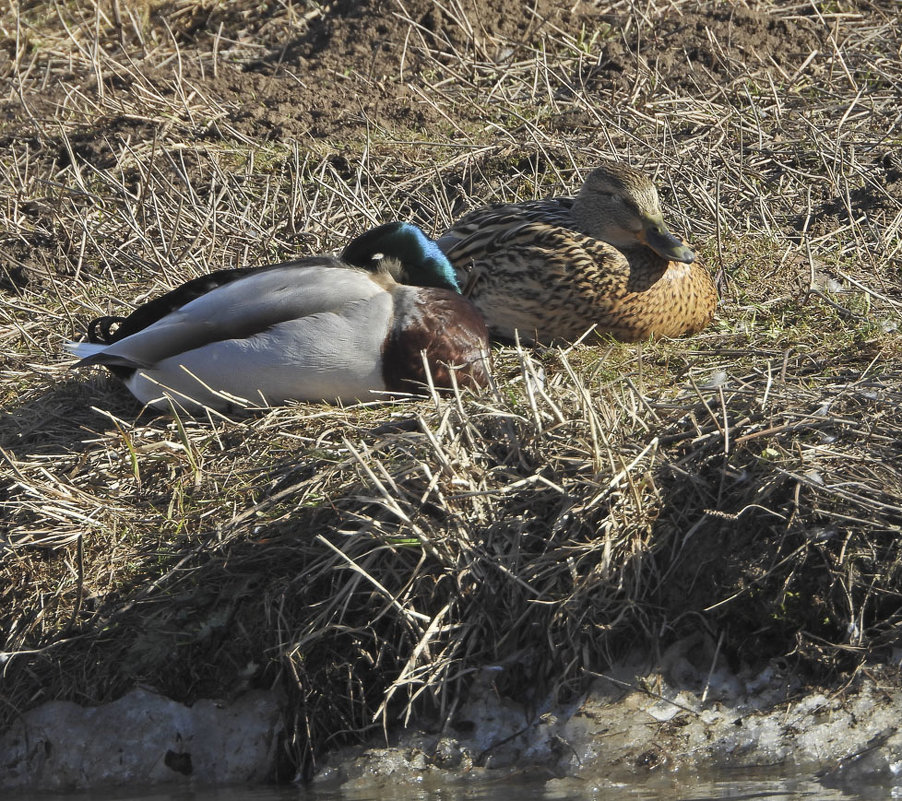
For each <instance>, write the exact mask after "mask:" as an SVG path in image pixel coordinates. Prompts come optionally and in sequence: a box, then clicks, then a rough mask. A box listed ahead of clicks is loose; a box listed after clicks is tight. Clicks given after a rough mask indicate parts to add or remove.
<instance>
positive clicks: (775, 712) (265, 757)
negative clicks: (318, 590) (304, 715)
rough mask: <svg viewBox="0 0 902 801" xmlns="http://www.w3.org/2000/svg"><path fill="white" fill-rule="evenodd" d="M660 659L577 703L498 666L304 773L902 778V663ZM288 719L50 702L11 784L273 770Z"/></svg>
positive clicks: (234, 707) (319, 780)
mask: <svg viewBox="0 0 902 801" xmlns="http://www.w3.org/2000/svg"><path fill="white" fill-rule="evenodd" d="M661 665H662V667H659V668H658V669H654V670H651V669H649V668H648V667H643V665H642V664H640V663H639V661H635V662H634V663H632V664H623V665H621V666H619V667H618V668H616V669H614V670H612V671H610V672H608V673H607V674H605V676H599V677H597V678H596V679H595V680H594V682H593V683H592V685H591V688H590V689H589V691H588V692H586V693H584V694H582V695H581V696H579V697H578V698H576V699H574V700H573V701H572V702H570V703H568V704H555V703H553V702H551V701H550V700H549V699H544V700H538V701H537V702H535V703H529V704H524V703H521V702H518V701H516V700H514V699H510V698H503V697H501V696H499V694H498V693H497V690H496V687H495V681H494V680H495V678H496V676H497V674H498V673H499V672H500V671H501V668H492V667H487V668H485V669H484V670H483V671H482V672H481V674H480V675H479V677H478V678H477V680H476V682H475V683H474V685H473V687H472V689H471V692H470V694H469V696H468V699H467V700H466V702H464V703H463V704H461V705H460V706H459V708H457V709H456V710H455V712H454V713H453V714H452V715H450V716H448V717H447V718H446V720H445V721H444V723H442V722H441V721H423V722H420V723H418V724H415V725H411V726H409V727H408V728H406V729H402V730H397V731H393V732H391V734H390V735H389V737H388V739H387V740H386V739H385V737H384V736H376V737H373V738H371V739H370V741H369V742H367V743H364V744H361V745H356V746H353V747H345V748H340V749H337V750H334V751H331V752H328V753H326V754H325V755H323V757H322V759H321V760H320V762H319V765H318V767H317V769H316V773H314V774H313V775H312V776H311V777H309V778H310V779H311V781H312V782H313V784H314V785H315V786H319V787H323V788H341V789H342V790H345V791H352V790H357V789H360V790H367V791H368V792H371V793H372V792H373V791H374V789H375V790H378V788H380V787H385V788H386V789H389V788H391V787H395V786H397V785H398V783H402V784H410V785H411V786H418V785H431V784H448V783H451V782H459V781H480V780H484V779H493V778H494V779H497V778H499V777H503V776H505V775H507V774H509V773H516V774H522V773H524V772H526V773H531V774H535V775H536V776H537V777H541V778H545V779H546V780H547V782H549V787H556V788H558V789H561V790H564V789H566V788H568V787H570V786H571V783H572V782H576V783H577V784H574V785H572V786H573V787H577V786H582V787H583V788H584V787H585V786H587V783H588V784H589V785H590V786H593V787H601V788H603V787H605V786H614V785H616V784H618V783H628V784H630V785H635V784H641V783H642V782H643V781H646V780H648V779H650V778H651V777H653V776H654V777H657V776H660V775H661V774H662V773H674V774H676V775H679V774H680V773H681V772H689V773H691V774H693V775H695V774H696V773H699V772H705V771H709V770H714V771H717V770H725V769H727V770H735V769H748V768H774V767H777V766H780V768H781V770H785V771H787V772H788V773H792V772H794V771H800V772H804V773H805V774H807V775H813V776H815V777H816V778H817V779H818V781H820V782H822V783H823V784H824V786H831V787H842V786H849V787H855V788H860V787H861V786H862V785H864V784H875V785H880V786H890V785H892V786H897V785H898V786H899V787H902V733H900V732H899V721H900V720H902V685H900V673H899V670H898V666H889V665H887V666H874V667H873V668H871V669H867V670H863V671H861V672H860V673H859V675H858V676H857V677H855V678H854V679H853V680H852V681H850V682H849V683H848V684H847V685H846V686H843V687H840V688H832V689H829V690H828V689H823V688H822V689H811V688H804V687H803V686H802V682H801V681H800V679H799V678H798V677H797V676H795V675H793V674H792V673H791V672H789V671H788V670H786V669H785V667H782V666H781V665H780V664H778V663H773V664H770V665H767V666H765V667H763V668H761V669H758V670H743V671H740V672H735V673H734V672H732V671H730V670H729V669H727V668H726V667H725V665H723V664H722V660H719V659H718V658H717V657H716V655H715V654H714V653H713V652H712V648H711V643H710V642H709V641H706V640H704V639H702V638H692V639H689V640H684V641H682V642H681V643H678V644H677V645H676V646H674V647H673V648H671V649H670V650H669V651H668V652H667V653H666V654H665V655H664V658H663V660H662V662H661ZM283 715H289V716H290V710H288V709H285V708H284V699H282V698H279V697H278V696H277V695H276V694H274V693H264V692H259V691H255V692H251V693H248V694H246V695H244V696H242V697H241V698H240V699H238V700H237V701H235V702H232V703H224V702H213V701H199V702H198V703H196V704H194V705H193V706H192V707H187V706H184V705H181V704H177V703H175V702H173V701H171V700H168V699H165V698H163V697H162V696H159V695H155V694H153V693H149V692H147V691H144V690H135V691H133V692H131V693H129V694H127V695H126V696H124V697H123V698H121V699H119V700H118V701H116V702H114V703H111V704H107V705H104V706H100V707H93V708H91V707H88V708H83V707H78V706H77V705H75V704H72V703H67V702H51V703H49V704H45V705H43V706H41V707H38V708H36V709H34V710H32V711H31V712H29V713H27V714H26V715H24V716H23V717H22V718H21V719H20V721H19V722H18V724H17V725H16V726H14V727H13V728H12V729H11V730H10V731H9V732H7V734H6V735H5V736H4V737H3V738H2V739H0V765H2V767H0V789H4V790H13V789H17V788H23V789H25V788H27V789H40V790H74V789H84V788H91V787H103V786H109V785H118V784H129V785H138V784H142V785H146V784H173V783H175V784H178V783H184V782H195V783H196V782H200V783H202V784H226V783H235V782H242V783H257V782H269V781H273V780H274V777H275V776H276V774H277V768H276V760H277V759H278V748H279V742H280V738H281V736H282V735H283V734H284V728H283V726H282V724H281V717H282V716H283ZM295 778H296V779H298V778H299V777H295Z"/></svg>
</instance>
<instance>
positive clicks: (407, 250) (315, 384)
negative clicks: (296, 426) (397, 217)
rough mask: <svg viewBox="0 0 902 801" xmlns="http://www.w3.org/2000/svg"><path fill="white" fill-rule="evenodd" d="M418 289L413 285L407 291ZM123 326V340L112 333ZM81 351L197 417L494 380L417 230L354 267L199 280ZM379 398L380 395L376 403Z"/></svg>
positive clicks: (449, 278)
mask: <svg viewBox="0 0 902 801" xmlns="http://www.w3.org/2000/svg"><path fill="white" fill-rule="evenodd" d="M408 284H410V285H408ZM115 324H118V327H117V328H116V329H115V330H113V326H114V325H115ZM88 339H89V341H88V342H79V343H75V342H69V343H66V347H67V348H68V350H69V351H70V352H72V353H73V354H75V355H76V356H79V357H80V358H81V361H79V362H78V364H77V365H76V367H83V366H87V365H93V364H102V365H105V366H107V367H109V368H110V370H112V371H113V372H114V373H115V374H116V375H118V376H119V377H120V378H122V379H123V381H124V382H125V385H126V386H127V387H128V388H129V390H131V392H132V394H133V395H135V397H137V398H138V400H140V401H141V402H142V403H144V404H150V405H153V406H155V407H157V408H159V409H163V410H166V409H168V408H169V402H170V400H171V401H172V402H174V403H175V404H176V405H180V406H184V407H186V408H187V409H188V410H189V411H197V409H198V407H200V406H208V407H212V408H218V409H224V408H229V407H230V406H231V405H232V403H233V402H236V400H237V401H238V403H239V404H241V405H246V404H251V405H274V404H279V403H282V402H284V401H286V400H289V399H293V400H328V401H341V402H352V401H355V400H365V399H367V398H373V397H374V396H373V393H377V392H389V393H391V392H412V391H416V390H417V388H418V387H421V386H422V384H423V382H425V381H426V371H425V368H424V364H423V357H422V353H421V352H423V351H425V355H426V361H427V363H428V365H429V370H430V372H431V375H432V381H433V382H434V384H435V385H436V386H438V387H449V386H451V383H452V378H451V373H452V371H454V370H456V371H457V374H456V378H457V381H458V383H459V384H461V385H463V386H468V385H469V386H482V385H484V384H485V383H486V381H487V378H488V376H487V367H486V364H485V362H484V353H485V352H486V350H487V345H488V334H487V330H486V327H485V324H484V323H483V321H482V319H481V317H480V316H479V314H478V312H477V311H476V310H475V309H474V308H473V305H472V304H471V303H470V302H469V301H468V300H466V299H465V298H464V297H463V296H462V295H461V294H460V289H459V287H458V285H457V281H456V280H455V277H454V271H453V270H452V268H451V265H450V264H449V263H448V260H447V259H446V258H445V257H444V255H443V254H442V252H441V251H440V250H439V249H438V247H437V246H436V245H435V243H434V242H432V241H431V240H430V239H428V238H427V237H426V236H425V235H424V234H423V232H422V231H420V229H419V228H417V227H416V226H413V225H410V224H407V223H388V224H386V225H382V226H380V227H378V228H375V229H373V230H372V231H369V232H367V233H365V234H363V235H362V236H360V237H358V238H357V239H355V240H354V241H352V242H351V243H350V244H349V245H348V246H347V247H346V248H345V250H344V252H343V253H342V255H341V258H340V259H338V258H335V257H332V256H313V257H311V258H305V259H298V260H297V261H290V262H285V263H284V264H275V265H271V266H268V267H259V268H252V267H251V268H248V267H245V268H239V269H233V270H220V271H218V272H214V273H211V274H210V275H206V276H202V277H200V278H195V279H193V280H191V281H188V282H187V283H185V284H183V285H182V286H180V287H178V288H177V289H174V290H172V291H171V292H168V293H166V294H165V295H163V296H162V297H159V298H157V299H155V300H152V301H150V302H149V303H146V304H145V305H143V306H141V307H139V308H138V309H136V310H135V311H134V312H132V314H131V315H129V316H128V317H125V318H118V317H101V318H98V319H97V320H94V321H92V322H91V323H90V324H89V326H88ZM376 397H378V396H376Z"/></svg>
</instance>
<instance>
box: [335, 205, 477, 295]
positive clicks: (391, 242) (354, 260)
mask: <svg viewBox="0 0 902 801" xmlns="http://www.w3.org/2000/svg"><path fill="white" fill-rule="evenodd" d="M341 258H342V260H343V261H346V262H347V263H348V264H352V265H354V266H355V267H362V268H363V269H365V270H375V269H378V268H379V267H380V266H382V265H383V264H384V263H387V262H393V263H394V264H386V266H388V267H389V271H390V272H391V273H392V275H393V276H394V277H395V279H396V280H397V281H398V282H399V283H402V284H410V285H412V286H431V287H440V288H442V289H450V290H452V291H454V292H458V293H459V292H460V285H459V284H458V283H457V278H456V277H455V275H454V268H453V267H452V266H451V263H450V262H449V261H448V259H447V258H445V254H444V253H442V251H441V250H439V247H438V245H436V244H435V242H433V241H432V240H431V239H430V238H429V237H428V236H426V234H424V233H423V232H422V231H421V230H420V229H419V228H418V227H417V226H415V225H413V224H412V223H406V222H390V223H385V224H384V225H380V226H378V227H376V228H373V229H372V230H370V231H366V232H365V233H363V234H361V235H360V236H358V237H357V238H356V239H353V240H351V242H350V243H349V244H348V246H347V247H346V248H345V249H344V250H343V251H342V254H341ZM395 265H397V267H396V268H394V267H395ZM393 268H394V269H393Z"/></svg>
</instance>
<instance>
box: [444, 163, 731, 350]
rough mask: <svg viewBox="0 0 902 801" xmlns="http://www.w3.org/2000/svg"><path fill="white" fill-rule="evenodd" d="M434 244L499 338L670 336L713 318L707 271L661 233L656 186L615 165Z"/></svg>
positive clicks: (494, 210)
mask: <svg viewBox="0 0 902 801" xmlns="http://www.w3.org/2000/svg"><path fill="white" fill-rule="evenodd" d="M438 245H439V247H440V248H441V249H442V250H443V251H444V252H445V255H446V256H447V257H448V259H449V260H450V261H451V263H452V264H453V265H454V267H455V269H456V271H457V276H458V280H459V281H460V283H461V285H463V286H465V289H464V294H465V295H467V297H469V298H470V300H472V301H473V303H474V305H475V306H476V308H477V309H479V311H480V312H481V313H482V315H483V317H484V318H485V320H486V323H488V326H489V329H490V330H491V332H492V334H493V335H494V336H497V337H499V338H502V339H507V340H512V339H513V338H514V332H515V331H518V332H519V336H520V338H521V339H522V340H533V341H539V342H550V341H554V340H570V341H572V340H574V339H576V338H578V337H580V336H582V335H583V334H584V333H585V332H586V331H588V330H589V328H590V327H591V326H593V325H594V326H595V330H596V331H598V332H599V333H610V334H613V335H614V336H615V337H617V338H618V339H622V340H626V341H635V340H638V339H645V338H646V337H649V336H651V335H653V334H654V335H657V336H670V337H675V336H680V335H682V334H692V333H695V332H696V331H700V330H701V329H702V328H704V327H705V326H706V325H707V324H708V323H709V322H711V319H712V317H713V316H714V307H715V305H716V303H717V290H716V289H715V287H714V282H713V281H712V280H711V276H710V274H709V273H708V271H707V270H706V269H705V268H704V267H702V266H700V265H699V264H697V263H694V262H695V254H694V253H693V252H692V251H691V250H690V249H689V248H688V247H687V246H686V245H685V244H683V242H681V241H680V240H679V239H677V237H675V236H674V235H673V234H671V233H670V231H668V230H667V226H665V225H664V218H663V216H662V215H661V207H660V203H659V201H658V193H657V190H656V189H655V187H654V184H652V182H651V181H650V180H649V178H648V177H647V176H646V175H645V174H644V173H641V172H639V171H638V170H634V169H632V168H631V167H627V166H626V165H623V164H608V165H605V166H602V167H598V168H596V169H595V170H593V171H592V172H590V173H589V175H588V177H587V178H586V181H585V183H584V184H583V187H582V189H581V190H580V192H579V194H578V195H577V196H576V197H575V198H551V199H548V200H535V201H530V202H526V203H512V204H507V205H503V204H502V205H493V206H487V207H485V208H482V209H477V210H476V211H473V212H471V213H470V214H468V215H466V216H465V217H463V218H462V219H461V220H459V221H458V222H457V223H456V224H455V225H453V226H452V227H451V228H449V229H448V230H447V231H445V233H444V234H442V236H441V237H440V238H439V239H438Z"/></svg>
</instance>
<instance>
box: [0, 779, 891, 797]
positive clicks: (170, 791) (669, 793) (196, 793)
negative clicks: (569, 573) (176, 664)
mask: <svg viewBox="0 0 902 801" xmlns="http://www.w3.org/2000/svg"><path fill="white" fill-rule="evenodd" d="M6 797H8V798H9V799H10V801H13V799H14V800H15V801H385V799H392V800H394V801H489V800H491V801H526V799H536V800H537V801H665V799H666V801H707V800H709V799H734V800H737V799H764V800H765V801H800V799H806V801H807V800H808V799H818V801H820V800H821V799H823V801H833V800H836V801H839V799H843V800H844V801H876V799H895V798H902V785H896V786H895V787H891V786H886V785H869V786H867V787H861V788H856V789H851V788H843V789H836V788H828V787H825V786H824V785H822V784H821V783H819V782H817V781H815V780H813V779H811V778H807V779H806V778H786V777H782V778H780V777H774V776H770V777H762V776H761V775H760V773H758V774H757V775H755V776H752V775H745V776H739V775H736V774H730V775H728V776H726V775H724V776H719V777H707V778H699V777H689V776H673V775H667V776H661V777H656V778H652V779H650V780H647V781H645V782H642V783H640V784H634V785H629V786H627V785H617V784H614V783H610V784H605V785H604V786H601V785H593V784H592V783H590V782H586V781H583V780H580V779H556V780H552V781H550V782H546V781H536V780H531V779H516V778H513V779H512V778H510V777H505V778H504V779H498V780H491V779H487V780H479V781H472V782H460V783H457V784H451V785H445V786H442V787H425V786H417V785H410V784H386V783H384V782H381V783H379V784H374V785H372V786H361V787H355V788H353V789H349V788H347V787H343V788H340V789H327V788H321V787H312V788H311V787H299V786H279V787H271V786H262V787H261V786H259V785H256V786H230V787H192V786H190V785H181V786H177V787H176V786H172V787H165V788H159V787H157V788H150V789H141V788H124V787H120V788H115V789H112V790H103V791H98V790H95V791H87V792H78V793H19V792H14V793H11V794H10V795H9V796H3V798H4V799H5V798H6Z"/></svg>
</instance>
